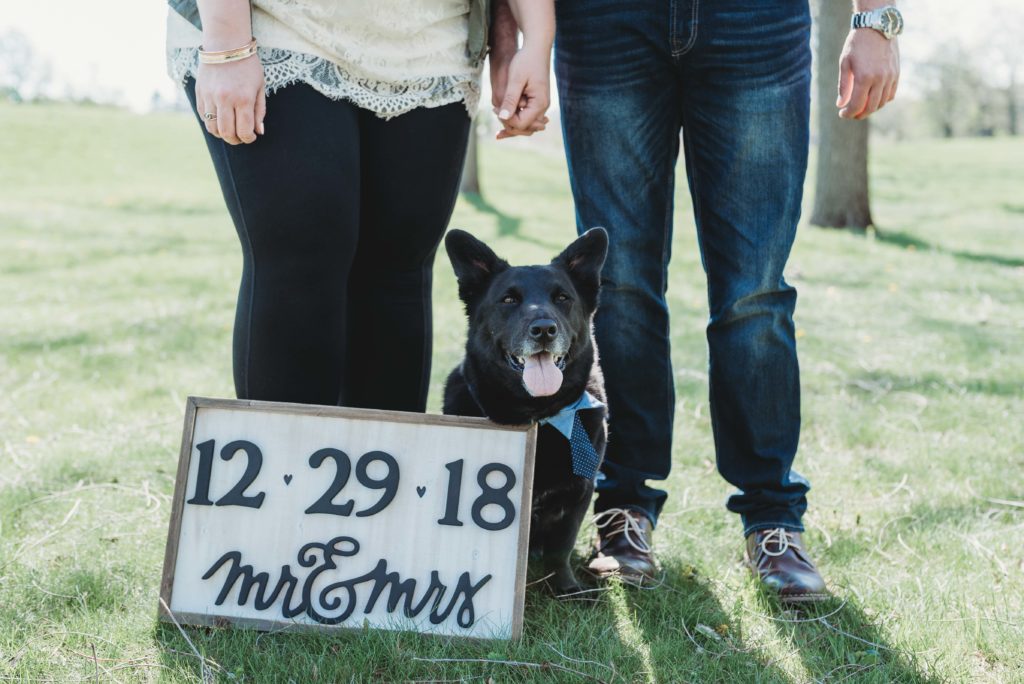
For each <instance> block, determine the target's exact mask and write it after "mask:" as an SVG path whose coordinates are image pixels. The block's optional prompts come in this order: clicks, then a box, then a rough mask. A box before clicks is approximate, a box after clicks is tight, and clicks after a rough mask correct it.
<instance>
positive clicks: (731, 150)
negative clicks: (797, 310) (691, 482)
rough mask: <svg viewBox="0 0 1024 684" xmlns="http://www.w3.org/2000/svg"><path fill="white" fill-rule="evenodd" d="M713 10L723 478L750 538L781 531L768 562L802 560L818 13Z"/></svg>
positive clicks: (698, 76)
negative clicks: (798, 265) (796, 274)
mask: <svg viewBox="0 0 1024 684" xmlns="http://www.w3.org/2000/svg"><path fill="white" fill-rule="evenodd" d="M701 12H702V14H701V16H700V17H699V25H700V32H701V35H700V36H699V37H698V39H697V41H696V43H695V44H694V48H693V50H692V52H691V53H690V54H688V55H687V56H686V57H685V58H684V60H683V62H682V63H681V69H682V71H681V73H682V77H683V82H684V86H683V93H684V95H683V98H684V104H683V112H684V123H683V130H684V144H685V148H686V160H687V172H688V177H689V182H690V189H691V193H692V195H693V202H694V210H695V214H696V220H697V230H698V238H699V242H700V246H701V254H702V259H703V262H704V268H705V270H706V272H707V279H708V298H709V303H710V309H711V316H710V321H709V324H708V328H707V338H708V346H709V353H710V370H709V375H710V387H711V397H710V398H711V417H712V426H713V430H714V437H715V447H716V452H717V461H718V469H719V472H720V473H721V474H722V476H723V477H724V478H725V479H726V480H728V481H729V482H730V483H732V484H734V485H736V486H737V487H738V488H739V490H740V491H739V493H737V494H735V495H734V496H732V497H730V499H729V501H728V508H729V510H731V511H733V512H735V513H739V514H740V516H741V518H742V521H743V532H744V535H750V534H751V533H755V532H761V533H762V534H761V535H760V536H757V537H756V538H757V539H758V540H760V537H761V536H764V534H767V531H768V530H777V532H775V533H774V535H773V536H772V538H771V539H769V541H768V542H766V543H767V544H771V543H774V544H775V548H774V549H773V550H772V551H771V552H770V553H768V554H767V555H766V556H765V558H780V557H781V556H775V555H773V554H774V553H775V552H776V551H779V550H780V549H782V552H783V555H785V554H784V551H785V549H786V548H790V547H792V548H793V549H794V553H797V552H799V551H802V550H801V549H800V548H799V532H801V531H802V530H803V527H802V525H801V516H802V515H803V512H804V510H805V509H806V507H807V501H806V498H805V494H806V492H807V490H808V488H809V486H808V483H807V481H806V480H805V479H804V478H802V477H801V476H800V475H799V474H797V473H796V472H795V471H793V470H792V464H793V458H794V456H795V455H796V450H797V442H798V440H799V435H800V378H799V369H798V366H797V355H796V339H795V334H794V327H793V309H794V306H795V304H796V291H795V290H794V289H793V288H792V287H790V286H789V285H788V284H787V283H786V281H785V279H784V277H783V270H784V268H785V265H786V260H787V258H788V257H789V252H790V248H791V247H792V244H793V239H794V237H795V234H796V226H797V222H798V221H799V218H800V203H801V198H802V193H803V183H804V175H805V172H806V168H807V148H808V120H809V109H810V75H811V74H810V64H811V54H810V46H809V38H810V23H811V22H810V15H809V11H808V8H807V4H806V2H803V1H799V0H771V1H766V2H763V3H758V4H755V5H751V4H750V3H741V2H738V1H734V0H723V1H722V2H718V3H714V4H711V3H708V4H705V5H704V6H703V7H702V10H701ZM794 533H795V534H794ZM784 547H785V548H784ZM764 548H765V549H767V547H764ZM754 555H757V554H754ZM797 555H800V554H799V553H797ZM796 560H798V561H799V560H804V561H806V557H805V556H804V557H802V558H798V559H796ZM772 562H776V561H772ZM777 562H783V561H777ZM794 562H796V561H794ZM807 563H808V564H809V561H807ZM797 565H799V563H797ZM810 567H811V569H812V570H813V566H810ZM802 571H803V570H801V572H802ZM814 574H816V573H814ZM761 576H762V578H764V579H766V580H767V579H768V578H767V577H765V575H764V573H762V575H761ZM800 578H802V579H805V580H807V578H805V577H803V576H802V575H801V576H800ZM800 578H798V579H800ZM819 579H820V578H819ZM807 581H808V582H809V581H810V580H807ZM769 583H771V582H769ZM805 583H806V582H805ZM812 584H813V582H812ZM815 586H816V585H815ZM776 588H780V589H781V587H776ZM804 588H805V589H806V587H804ZM783 593H785V591H783Z"/></svg>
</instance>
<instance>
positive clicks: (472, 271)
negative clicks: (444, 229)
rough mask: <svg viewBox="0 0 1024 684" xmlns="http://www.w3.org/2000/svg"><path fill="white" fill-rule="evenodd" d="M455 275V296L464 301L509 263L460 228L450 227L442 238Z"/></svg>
mask: <svg viewBox="0 0 1024 684" xmlns="http://www.w3.org/2000/svg"><path fill="white" fill-rule="evenodd" d="M444 247H445V249H446V250H447V251H448V258H449V259H451V262H452V268H454V269H455V277H456V278H458V280H459V299H461V300H462V301H463V302H465V303H466V304H469V302H470V301H471V300H472V299H473V298H474V297H476V296H477V295H478V294H479V293H480V292H481V291H482V290H483V288H485V287H486V286H487V283H489V282H490V280H491V278H493V277H494V276H495V275H497V274H499V273H501V272H502V271H504V270H505V269H507V268H508V267H509V265H508V262H507V261H505V260H504V259H501V258H499V257H498V255H497V254H495V253H494V251H493V250H492V249H491V248H490V247H488V246H487V245H485V244H484V243H482V242H480V241H479V240H477V239H476V238H475V237H473V236H472V235H470V234H469V233H467V232H466V231H464V230H458V229H452V230H450V231H448V236H447V237H446V238H445V240H444Z"/></svg>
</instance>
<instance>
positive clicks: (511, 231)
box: [462, 192, 565, 250]
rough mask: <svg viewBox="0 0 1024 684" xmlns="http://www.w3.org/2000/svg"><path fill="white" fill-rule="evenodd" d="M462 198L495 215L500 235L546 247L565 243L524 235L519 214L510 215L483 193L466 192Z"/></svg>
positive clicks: (553, 247)
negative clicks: (485, 197)
mask: <svg viewBox="0 0 1024 684" xmlns="http://www.w3.org/2000/svg"><path fill="white" fill-rule="evenodd" d="M462 198H463V199H465V200H466V203H467V204H469V205H470V206H471V207H473V208H474V209H476V210H477V211H479V212H481V213H483V214H490V215H492V216H494V218H495V219H496V220H497V223H498V237H510V238H515V239H516V240H522V241H523V242H529V243H531V244H534V245H537V246H539V247H544V248H545V249H552V250H561V249H562V248H563V247H565V245H559V244H558V243H554V242H548V241H545V240H539V239H537V238H532V237H529V236H527V235H523V233H522V232H521V230H520V229H521V228H522V224H523V220H522V219H521V218H519V217H518V216H510V215H508V214H506V213H504V212H503V211H501V210H500V209H498V208H497V207H496V206H494V205H493V204H491V203H490V202H488V201H487V200H486V199H484V197H483V196H482V195H479V194H477V193H475V192H464V193H462Z"/></svg>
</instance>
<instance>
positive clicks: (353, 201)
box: [186, 80, 360, 405]
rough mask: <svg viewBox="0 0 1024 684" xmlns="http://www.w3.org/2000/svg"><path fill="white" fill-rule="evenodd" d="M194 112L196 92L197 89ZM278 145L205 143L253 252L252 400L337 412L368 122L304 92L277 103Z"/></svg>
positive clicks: (239, 386) (246, 361) (271, 133)
mask: <svg viewBox="0 0 1024 684" xmlns="http://www.w3.org/2000/svg"><path fill="white" fill-rule="evenodd" d="M186 91H187V94H188V97H189V99H190V100H191V101H192V103H193V108H194V107H195V84H194V82H193V81H191V80H190V81H189V82H188V84H187V86H186ZM266 130H267V134H266V135H265V136H261V137H260V138H259V139H258V140H257V141H256V142H254V143H252V144H249V145H237V146H232V145H228V144H227V143H225V142H223V141H221V140H220V139H218V138H215V137H213V136H211V135H209V134H208V133H206V130H205V128H203V135H204V136H205V137H206V144H207V147H208V148H209V150H210V156H211V157H212V158H213V165H214V168H215V169H216V171H217V177H218V178H219V180H220V185H221V190H222V191H223V193H224V200H225V202H226V203H227V206H228V211H229V212H230V213H231V218H232V220H233V221H234V224H235V228H236V230H237V231H238V237H239V240H240V241H241V245H242V257H243V263H242V282H241V286H240V288H239V293H238V308H237V312H236V316H235V331H234V376H235V392H236V393H237V395H238V397H239V398H243V399H266V400H275V401H294V402H302V403H311V404H331V405H333V404H337V403H338V398H339V393H340V390H341V386H342V383H343V382H344V377H343V375H344V372H345V367H344V359H345V341H346V324H345V320H346V309H345V303H346V301H347V297H348V279H349V271H350V268H351V265H352V258H353V255H354V253H355V247H356V242H357V240H358V229H359V175H360V174H359V114H358V109H357V108H356V107H354V106H353V105H351V104H349V103H347V102H340V101H334V100H330V99H328V98H326V97H324V96H323V95H321V94H319V93H317V92H316V91H315V90H313V89H312V88H310V87H308V86H306V85H302V84H297V85H292V86H288V87H287V88H283V89H282V90H280V91H278V92H277V93H275V94H274V95H273V96H271V97H270V99H269V101H268V106H267V118H266Z"/></svg>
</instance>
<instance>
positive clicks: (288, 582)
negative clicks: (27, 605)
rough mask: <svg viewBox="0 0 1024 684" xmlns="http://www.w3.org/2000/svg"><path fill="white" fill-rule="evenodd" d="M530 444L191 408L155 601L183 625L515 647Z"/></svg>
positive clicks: (401, 419)
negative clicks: (345, 632) (436, 637)
mask: <svg viewBox="0 0 1024 684" xmlns="http://www.w3.org/2000/svg"><path fill="white" fill-rule="evenodd" d="M536 436H537V432H536V427H532V428H528V427H525V426H524V427H507V426H499V425H496V424H494V423H491V422H490V421H487V420H484V419H482V418H462V417H456V416H428V415H422V414H414V413H399V412H393V411H370V410H361V409H346V408H336V407H327V406H310V405H304V404H284V403H272V402H259V401H235V400H225V399H203V398H197V397H189V399H188V405H187V408H186V412H185V430H184V435H183V438H182V448H181V458H180V462H179V464H178V477H177V482H176V484H175V490H174V505H173V509H172V513H171V524H170V531H169V533H168V536H167V552H166V555H165V558H164V574H163V582H162V584H161V592H160V594H161V598H162V599H163V600H162V604H165V605H166V606H168V607H169V609H170V613H171V614H173V617H174V619H176V620H177V621H178V622H179V623H183V624H184V623H188V624H194V625H221V624H225V625H226V624H234V625H242V626H248V627H255V628H257V629H280V628H282V627H305V628H338V627H363V626H369V627H373V628H380V629H402V630H416V631H420V632H431V633H437V634H446V635H456V636H468V637H476V638H490V639H510V638H518V637H519V635H520V634H521V631H522V624H523V592H524V588H525V577H526V555H527V543H528V538H529V520H530V495H531V485H532V482H533V458H534V448H535V444H536ZM160 614H161V617H162V618H164V619H170V618H171V614H168V612H167V610H166V609H165V608H164V607H163V606H161V609H160Z"/></svg>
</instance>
